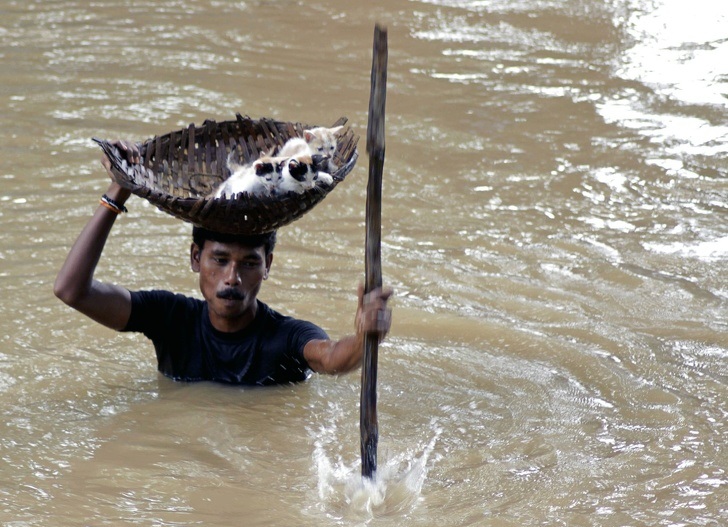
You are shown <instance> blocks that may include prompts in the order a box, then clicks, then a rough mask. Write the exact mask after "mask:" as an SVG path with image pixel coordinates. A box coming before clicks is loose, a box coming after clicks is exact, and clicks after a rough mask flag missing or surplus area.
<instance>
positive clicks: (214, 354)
mask: <svg viewBox="0 0 728 527" xmlns="http://www.w3.org/2000/svg"><path fill="white" fill-rule="evenodd" d="M117 146H118V147H119V148H121V149H122V150H124V151H125V152H126V155H127V158H128V159H129V161H130V162H139V152H138V150H137V149H136V146H134V145H132V144H130V143H124V142H117ZM102 164H103V165H104V167H105V168H106V170H107V172H108V173H109V175H111V163H110V161H109V160H108V158H106V157H105V156H104V158H103V159H102ZM130 195H131V193H130V191H129V190H127V189H124V188H122V187H121V186H119V185H118V184H117V183H115V182H112V183H111V186H110V187H109V189H108V190H107V192H106V194H104V196H103V197H102V200H101V202H100V203H99V206H98V208H97V209H96V211H95V212H94V215H93V217H92V218H91V219H90V220H89V222H88V223H87V224H86V226H85V227H84V229H83V231H82V232H81V234H80V235H79V237H78V239H77V240H76V242H75V243H74V245H73V247H72V248H71V251H70V252H69V254H68V257H67V258H66V261H65V263H64V264H63V267H62V268H61V270H60V272H59V273H58V276H57V278H56V282H55V286H54V293H55V294H56V296H57V297H58V298H60V299H61V300H62V301H63V302H65V303H66V304H68V305H69V306H71V307H73V308H74V309H76V310H78V311H80V312H81V313H83V314H85V315H87V316H88V317H90V318H92V319H93V320H95V321H97V322H99V323H101V324H103V325H105V326H107V327H109V328H112V329H115V330H118V331H139V332H142V333H144V334H145V335H146V336H147V337H149V338H150V339H151V340H152V342H153V343H154V347H155V350H156V352H157V361H158V368H159V371H161V372H162V373H163V374H165V375H167V376H168V377H171V378H173V379H177V380H186V381H197V380H210V381H219V382H227V383H235V384H246V385H268V384H281V383H288V382H297V381H301V380H304V379H305V378H306V377H307V376H308V374H309V372H310V370H313V371H316V372H319V373H327V374H340V373H346V372H349V371H351V370H354V369H356V368H358V367H359V366H360V364H361V358H362V348H363V341H364V336H365V335H366V334H367V333H375V334H377V335H379V338H380V339H382V338H384V336H385V335H386V334H387V333H388V332H389V329H390V325H391V310H389V309H388V308H387V301H388V299H389V297H390V296H391V294H392V291H391V289H389V288H384V289H381V288H380V289H377V290H375V291H372V292H370V293H369V294H367V295H364V294H363V287H362V286H360V287H359V292H358V297H359V302H358V307H357V311H356V315H355V329H356V331H355V334H354V335H351V336H347V337H344V338H342V339H340V340H337V341H332V340H330V339H329V338H328V336H327V335H326V333H325V332H324V331H323V330H322V329H321V328H319V327H318V326H316V325H314V324H312V323H310V322H306V321H302V320H296V319H293V318H291V317H285V316H283V315H281V314H279V313H277V312H275V311H273V310H272V309H270V308H269V307H268V306H266V305H265V304H264V303H262V302H260V301H259V300H258V298H257V296H258V292H259V291H260V287H261V285H262V283H263V281H264V280H266V279H267V278H268V274H269V272H270V269H271V265H272V262H273V249H274V247H275V242H276V233H275V232H273V233H268V234H264V235H259V236H232V235H226V234H221V233H215V232H211V231H207V230H205V229H201V228H197V227H196V228H194V229H193V242H192V246H191V249H190V265H191V267H192V270H193V271H194V272H196V273H199V282H200V290H201V292H202V296H203V297H204V301H202V300H197V299H193V298H189V297H185V296H183V295H175V294H173V293H171V292H168V291H137V292H130V291H129V290H127V289H126V288H124V287H121V286H118V285H115V284H109V283H103V282H100V281H97V280H95V279H94V272H95V270H96V266H97V264H98V262H99V259H100V257H101V253H102V252H103V249H104V245H105V243H106V239H107V237H108V235H109V232H110V231H111V228H112V227H113V225H114V221H115V219H116V216H118V214H120V213H121V212H124V211H126V209H125V207H124V203H125V202H126V200H127V199H128V198H129V197H130Z"/></svg>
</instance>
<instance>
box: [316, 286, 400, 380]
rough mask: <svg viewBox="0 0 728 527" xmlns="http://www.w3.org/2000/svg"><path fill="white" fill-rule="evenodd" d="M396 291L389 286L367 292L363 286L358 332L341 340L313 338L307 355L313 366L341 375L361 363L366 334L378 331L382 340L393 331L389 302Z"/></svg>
mask: <svg viewBox="0 0 728 527" xmlns="http://www.w3.org/2000/svg"><path fill="white" fill-rule="evenodd" d="M392 293H393V291H392V289H390V288H388V287H387V288H377V289H374V290H373V291H370V292H369V293H367V294H364V286H363V285H360V286H359V291H358V295H359V303H358V307H357V309H356V317H355V321H354V326H355V327H356V334H355V335H351V336H348V337H344V338H342V339H341V340H337V341H331V340H312V341H310V342H309V343H308V344H306V346H305V347H304V349H303V356H304V357H305V358H306V361H307V362H308V365H309V366H310V367H311V369H313V370H314V371H317V372H319V373H329V374H339V373H346V372H349V371H352V370H354V369H356V368H358V367H359V366H361V359H362V353H363V351H364V337H365V335H366V334H367V333H370V334H371V333H374V334H378V335H379V340H380V341H381V340H382V339H383V338H384V336H385V335H386V334H387V333H389V328H390V326H391V325H392V310H391V309H389V308H388V307H387V301H388V300H389V297H391V296H392Z"/></svg>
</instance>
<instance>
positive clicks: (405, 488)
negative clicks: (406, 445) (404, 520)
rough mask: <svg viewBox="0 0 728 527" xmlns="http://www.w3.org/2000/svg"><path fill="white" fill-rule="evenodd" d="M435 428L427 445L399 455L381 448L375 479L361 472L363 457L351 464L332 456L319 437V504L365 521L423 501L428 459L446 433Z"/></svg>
mask: <svg viewBox="0 0 728 527" xmlns="http://www.w3.org/2000/svg"><path fill="white" fill-rule="evenodd" d="M432 430H433V431H434V435H433V436H432V438H431V439H430V440H429V442H428V443H427V444H426V445H424V446H419V447H415V448H412V449H409V450H405V451H403V452H401V453H398V454H395V455H392V454H391V453H390V452H389V451H388V450H386V449H383V450H382V449H380V452H379V454H380V457H379V466H378V468H377V472H376V474H375V477H374V479H371V480H370V479H368V478H363V477H362V476H361V473H360V471H361V463H360V462H359V461H357V462H355V463H352V464H347V463H346V462H345V461H344V460H343V459H342V458H341V457H338V458H337V459H335V460H332V459H331V458H330V457H329V455H328V454H327V452H326V445H325V441H324V440H317V441H316V443H315V449H314V460H315V463H316V467H317V471H318V497H319V506H320V507H321V508H322V509H324V510H325V511H326V512H327V513H328V514H332V515H334V516H337V517H347V518H349V519H355V520H359V521H364V522H366V521H368V520H370V519H373V518H378V517H385V516H404V515H406V514H407V513H409V512H411V511H412V510H413V509H414V508H415V507H416V506H417V504H418V502H419V501H420V498H421V492H422V487H423V485H424V483H425V480H426V478H427V470H428V461H429V460H430V457H431V456H432V453H433V451H434V448H435V445H436V443H437V440H438V438H439V437H440V435H441V433H442V429H441V428H439V427H437V426H434V427H433V428H432Z"/></svg>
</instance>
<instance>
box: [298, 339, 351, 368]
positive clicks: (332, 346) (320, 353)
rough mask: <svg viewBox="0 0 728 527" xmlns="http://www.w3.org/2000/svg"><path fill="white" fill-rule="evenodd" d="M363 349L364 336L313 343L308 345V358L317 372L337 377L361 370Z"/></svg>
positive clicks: (310, 364)
mask: <svg viewBox="0 0 728 527" xmlns="http://www.w3.org/2000/svg"><path fill="white" fill-rule="evenodd" d="M363 349H364V336H363V335H351V336H348V337H344V338H342V339H340V340H335V341H334V340H320V341H312V342H310V343H309V344H307V345H306V352H307V353H306V358H307V360H308V363H309V366H311V368H312V369H313V370H314V371H315V372H317V373H328V374H333V375H337V374H343V373H348V372H350V371H352V370H355V369H357V368H359V366H361V359H362V354H363Z"/></svg>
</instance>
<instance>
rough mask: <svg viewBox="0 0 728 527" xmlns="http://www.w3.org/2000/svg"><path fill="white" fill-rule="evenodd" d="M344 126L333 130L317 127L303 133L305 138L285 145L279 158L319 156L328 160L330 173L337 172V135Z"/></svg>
mask: <svg viewBox="0 0 728 527" xmlns="http://www.w3.org/2000/svg"><path fill="white" fill-rule="evenodd" d="M342 128H343V126H335V127H333V128H324V127H321V126H319V127H317V128H311V129H309V130H304V131H303V137H292V138H291V139H289V140H288V141H286V144H284V145H283V147H282V148H281V150H280V152H278V154H277V155H278V156H279V157H294V156H297V155H309V156H313V155H319V156H325V157H326V158H327V159H328V167H327V169H328V171H329V172H334V171H336V168H337V167H336V165H335V164H334V153H335V152H336V142H337V140H336V134H337V133H338V132H339V131H340V130H341V129H342Z"/></svg>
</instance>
